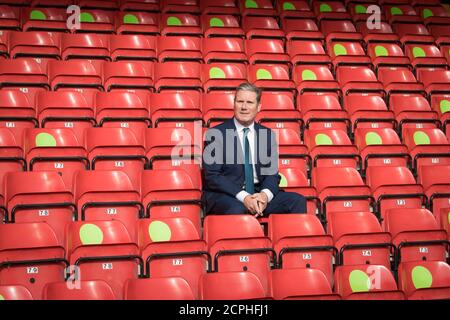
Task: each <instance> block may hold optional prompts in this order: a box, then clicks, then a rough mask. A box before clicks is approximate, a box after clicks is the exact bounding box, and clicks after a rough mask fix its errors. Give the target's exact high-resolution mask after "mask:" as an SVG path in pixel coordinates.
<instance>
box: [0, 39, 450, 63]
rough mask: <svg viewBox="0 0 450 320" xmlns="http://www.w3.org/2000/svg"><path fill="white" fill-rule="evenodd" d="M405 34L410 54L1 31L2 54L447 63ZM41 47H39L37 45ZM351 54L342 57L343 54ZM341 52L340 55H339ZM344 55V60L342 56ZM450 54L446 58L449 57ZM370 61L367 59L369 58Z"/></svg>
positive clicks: (343, 45)
mask: <svg viewBox="0 0 450 320" xmlns="http://www.w3.org/2000/svg"><path fill="white" fill-rule="evenodd" d="M410 40H411V39H410V38H407V39H405V42H404V43H403V45H404V47H405V52H406V57H405V55H404V53H403V50H402V48H401V47H400V46H399V45H398V44H397V43H392V42H389V41H387V40H384V41H378V42H376V43H373V42H369V43H368V44H367V49H365V47H364V46H363V45H362V44H361V41H362V38H361V36H358V35H356V34H353V33H348V34H344V35H341V34H340V35H339V38H338V39H334V38H332V37H327V48H328V52H327V53H326V51H325V50H324V48H323V46H322V40H321V39H315V40H313V39H303V40H300V39H297V40H291V41H289V42H288V43H287V48H286V50H285V44H284V42H283V40H280V39H252V40H243V39H239V38H229V39H228V38H203V39H200V38H195V37H182V36H179V37H165V36H158V37H153V36H152V37H148V36H142V35H111V36H109V35H99V34H62V35H60V34H57V33H45V32H2V35H0V48H1V49H2V50H1V53H2V54H3V55H6V56H10V57H11V58H14V59H15V58H27V57H29V58H30V57H34V58H41V59H44V60H48V59H53V60H61V59H62V60H73V59H82V58H84V59H96V60H106V61H123V60H128V61H133V60H138V61H139V60H142V61H145V60H146V61H159V62H166V61H198V62H206V63H212V62H235V63H245V64H247V63H250V64H261V63H262V64H264V63H266V64H273V63H276V64H285V65H288V66H292V65H294V66H295V65H297V64H308V62H309V63H312V62H316V63H321V64H325V65H326V64H330V63H331V61H332V60H333V61H334V60H338V61H337V62H336V63H335V66H338V65H339V64H342V62H354V63H356V62H361V61H360V60H361V58H362V57H363V56H366V50H367V56H368V57H370V60H369V61H370V62H371V63H373V64H374V66H375V67H378V65H380V64H385V63H386V62H389V61H391V64H393V62H394V61H392V60H395V61H396V62H398V63H400V64H402V65H408V64H411V65H412V67H414V68H415V69H417V68H424V67H434V68H436V67H442V68H444V69H445V68H446V67H447V61H448V59H449V46H448V45H446V44H445V43H439V46H440V48H438V47H437V46H436V44H435V43H434V41H433V40H432V39H430V38H429V37H415V38H414V39H413V40H415V43H410ZM36 48H39V50H36ZM345 55H349V56H350V57H347V58H345V59H346V60H351V59H352V61H342V56H345ZM338 56H341V57H340V58H337V57H338ZM339 59H340V60H339ZM446 59H447V60H446ZM364 62H367V61H364Z"/></svg>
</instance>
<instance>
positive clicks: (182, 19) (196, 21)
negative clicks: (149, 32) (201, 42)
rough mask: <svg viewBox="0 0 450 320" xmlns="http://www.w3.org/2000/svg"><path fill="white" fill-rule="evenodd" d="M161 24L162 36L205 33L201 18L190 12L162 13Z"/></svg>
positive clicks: (196, 35) (198, 35)
mask: <svg viewBox="0 0 450 320" xmlns="http://www.w3.org/2000/svg"><path fill="white" fill-rule="evenodd" d="M160 19H161V20H160V22H159V25H160V27H161V35H162V36H194V37H200V36H201V35H203V32H202V29H201V27H200V18H199V17H198V16H195V15H193V14H189V13H165V14H161V15H160Z"/></svg>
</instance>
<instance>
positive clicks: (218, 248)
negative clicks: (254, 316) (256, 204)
mask: <svg viewBox="0 0 450 320" xmlns="http://www.w3.org/2000/svg"><path fill="white" fill-rule="evenodd" d="M203 228H204V229H203V230H204V239H205V241H206V242H207V244H208V252H209V253H210V255H211V257H214V264H213V268H214V269H213V270H214V271H215V272H226V271H247V272H252V273H254V274H255V275H256V276H257V277H258V278H259V280H260V281H261V284H262V287H263V290H264V291H263V292H265V293H266V295H269V294H270V288H269V272H270V268H271V263H272V262H274V263H275V264H276V257H275V252H274V250H273V249H272V243H271V241H270V239H269V238H267V237H265V236H264V233H263V230H262V228H261V226H260V224H259V222H258V220H257V219H256V218H254V217H252V216H249V215H208V216H206V218H205V219H204V223H203Z"/></svg>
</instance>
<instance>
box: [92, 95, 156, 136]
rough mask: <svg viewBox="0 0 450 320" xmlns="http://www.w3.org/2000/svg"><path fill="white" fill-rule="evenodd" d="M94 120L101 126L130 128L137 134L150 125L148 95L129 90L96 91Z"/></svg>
mask: <svg viewBox="0 0 450 320" xmlns="http://www.w3.org/2000/svg"><path fill="white" fill-rule="evenodd" d="M95 110H96V120H97V123H98V124H99V126H101V127H120V128H131V129H133V130H135V133H136V135H138V134H139V133H140V132H141V131H142V130H143V129H145V128H148V127H149V126H150V125H151V120H150V110H149V107H148V97H144V98H143V99H141V97H140V96H139V95H137V94H135V93H129V92H117V91H112V92H98V93H97V94H96V95H95Z"/></svg>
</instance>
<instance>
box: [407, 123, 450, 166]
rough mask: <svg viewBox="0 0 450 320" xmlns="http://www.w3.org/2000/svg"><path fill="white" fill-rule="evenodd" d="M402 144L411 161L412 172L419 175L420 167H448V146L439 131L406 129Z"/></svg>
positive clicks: (449, 162)
mask: <svg viewBox="0 0 450 320" xmlns="http://www.w3.org/2000/svg"><path fill="white" fill-rule="evenodd" d="M403 142H404V143H405V144H406V146H407V147H408V149H409V152H410V154H411V157H412V159H413V169H414V170H415V171H414V172H415V173H417V174H419V175H420V170H421V167H422V166H429V165H450V158H449V155H448V153H449V152H450V144H449V143H448V140H447V138H446V136H445V135H444V133H443V132H442V131H441V130H439V129H436V128H434V129H406V130H405V134H404V138H403Z"/></svg>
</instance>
